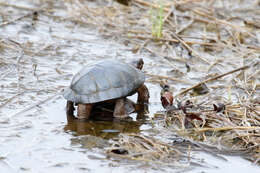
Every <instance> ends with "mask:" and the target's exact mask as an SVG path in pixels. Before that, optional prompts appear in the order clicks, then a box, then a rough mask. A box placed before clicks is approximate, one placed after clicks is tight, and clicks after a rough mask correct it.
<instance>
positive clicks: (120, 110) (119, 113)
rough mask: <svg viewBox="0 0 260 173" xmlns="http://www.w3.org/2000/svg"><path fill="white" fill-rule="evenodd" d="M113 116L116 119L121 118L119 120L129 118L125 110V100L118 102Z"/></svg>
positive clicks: (118, 100)
mask: <svg viewBox="0 0 260 173" xmlns="http://www.w3.org/2000/svg"><path fill="white" fill-rule="evenodd" d="M113 116H114V118H119V119H124V118H127V117H128V115H127V113H126V110H125V100H124V98H121V99H117V100H116V104H115V108H114V113H113Z"/></svg>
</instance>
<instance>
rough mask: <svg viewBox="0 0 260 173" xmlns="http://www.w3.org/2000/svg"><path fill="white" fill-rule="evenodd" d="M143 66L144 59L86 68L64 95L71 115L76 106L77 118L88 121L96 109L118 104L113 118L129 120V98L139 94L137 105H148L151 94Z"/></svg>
mask: <svg viewBox="0 0 260 173" xmlns="http://www.w3.org/2000/svg"><path fill="white" fill-rule="evenodd" d="M143 64H144V62H143V59H142V58H138V59H134V60H133V61H131V63H124V62H119V61H118V60H110V59H108V60H103V61H100V62H97V63H94V64H89V65H86V66H84V67H83V68H82V69H81V70H80V71H79V72H78V73H77V74H76V75H75V76H74V77H73V79H72V81H71V84H70V86H69V87H68V88H67V89H65V90H64V92H63V96H64V98H65V99H66V100H67V106H66V111H67V114H72V115H73V111H74V104H75V105H78V106H77V118H78V119H83V120H87V119H89V118H90V116H91V110H92V108H93V106H95V105H99V104H104V103H114V111H113V117H114V118H126V117H128V114H127V111H126V106H127V105H126V106H125V103H126V97H127V96H130V95H133V94H135V93H138V98H137V103H138V104H146V105H147V104H148V102H149V91H148V88H147V87H146V86H145V85H144V82H145V75H144V73H143V72H142V71H141V70H142V68H143Z"/></svg>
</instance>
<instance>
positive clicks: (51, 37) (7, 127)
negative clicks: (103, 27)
mask: <svg viewBox="0 0 260 173" xmlns="http://www.w3.org/2000/svg"><path fill="white" fill-rule="evenodd" d="M18 2H19V3H18ZM0 3H5V1H0ZM10 3H11V4H16V5H18V6H25V7H29V8H35V7H37V6H39V4H40V3H41V2H40V1H30V2H25V1H24V2H23V1H10ZM54 6H60V7H61V8H57V9H56V11H55V13H54V14H55V15H60V16H62V17H66V15H67V11H66V10H64V9H66V8H65V7H64V9H63V8H62V7H63V6H64V4H63V3H62V2H55V3H54ZM0 9H1V10H0V11H1V13H3V14H5V15H7V16H8V17H10V18H11V17H14V18H16V17H19V16H21V15H23V14H27V13H28V12H30V10H29V11H28V10H23V9H19V8H12V7H10V6H3V5H0ZM38 18H39V19H38V20H37V21H36V22H35V23H34V25H33V26H32V25H31V24H32V19H31V18H30V17H27V18H24V19H22V20H19V21H17V22H15V23H14V24H9V25H6V26H4V27H0V41H1V39H3V40H2V43H1V45H2V46H3V50H4V51H1V53H0V55H1V57H0V68H1V72H0V79H1V80H0V88H1V93H0V136H1V137H0V171H1V172H5V173H13V172H32V173H36V172H37V173H41V172H43V173H44V172H53V173H59V172H62V173H66V172H75V173H77V172H165V171H166V172H178V171H179V172H181V171H182V172H183V171H185V172H209V173H211V172H212V173H213V172H217V171H221V172H230V171H231V169H232V170H233V171H236V172H238V173H239V172H244V171H245V170H247V171H250V172H252V173H253V172H259V167H256V166H253V165H252V164H251V163H250V162H248V161H246V160H244V159H242V158H239V157H227V156H224V157H225V158H226V159H227V160H228V161H226V162H224V161H222V160H219V159H217V158H215V157H212V156H210V155H208V154H206V153H203V152H194V153H193V152H192V155H194V157H195V158H196V160H197V161H198V162H201V163H204V162H205V161H206V163H207V164H206V165H207V168H203V167H197V166H190V165H188V164H187V165H186V166H185V164H184V165H181V166H179V167H177V168H176V167H175V168H172V167H169V166H164V165H156V164H150V163H145V162H134V161H128V160H122V161H116V160H114V159H113V158H107V155H106V148H107V147H109V146H110V145H109V141H110V140H111V139H113V138H114V137H117V136H118V134H119V133H141V134H145V135H153V133H151V132H150V131H151V130H152V129H153V128H154V127H153V126H151V125H150V124H148V123H146V122H139V121H137V120H136V119H135V118H136V115H135V114H132V115H131V116H132V118H133V119H134V120H133V121H132V122H121V123H119V122H109V121H98V122H95V121H89V122H78V121H68V120H67V117H66V114H65V104H66V101H65V100H64V99H63V97H62V96H61V95H59V94H58V95H57V93H59V92H60V91H61V90H62V89H63V88H64V87H66V86H68V85H69V83H70V80H71V78H72V76H73V75H74V74H75V73H76V72H77V71H79V70H80V69H81V67H82V66H83V65H84V64H86V63H89V62H93V61H96V60H101V59H106V58H115V59H118V60H120V61H129V60H130V59H132V58H134V57H136V54H134V53H133V52H132V51H131V50H129V47H127V46H126V45H122V44H120V43H118V42H116V41H113V40H112V39H106V38H104V37H102V36H101V35H100V34H99V33H98V32H97V31H96V30H95V29H94V28H91V27H84V26H81V25H80V24H75V23H74V22H69V21H62V20H57V19H54V18H53V17H48V16H47V15H44V14H41V13H40V15H39V16H38ZM1 20H3V19H1ZM1 20H0V21H1ZM3 43H4V44H3ZM1 45H0V48H2V47H1ZM19 56H20V57H21V58H20V60H19V61H18V59H17V57H19ZM142 57H143V58H144V60H145V66H144V71H145V72H149V73H153V74H160V75H164V74H166V70H167V69H170V68H171V66H170V65H169V64H165V63H162V62H161V61H160V60H157V59H156V57H154V56H151V55H149V54H147V53H143V54H142ZM160 67H164V68H160ZM147 85H148V88H149V90H150V95H151V104H150V113H149V115H148V116H150V117H153V115H154V113H155V112H157V111H161V110H163V109H162V107H161V105H160V103H159V101H158V100H159V96H160V88H159V85H158V84H154V83H147ZM175 87H176V88H175V89H176V90H177V89H179V88H181V87H184V85H183V84H178V83H176V85H175ZM130 98H131V99H132V100H135V99H136V96H132V97H130ZM27 108H28V109H27ZM24 110H26V111H24ZM166 136H167V135H166ZM161 138H162V139H163V138H164V136H161Z"/></svg>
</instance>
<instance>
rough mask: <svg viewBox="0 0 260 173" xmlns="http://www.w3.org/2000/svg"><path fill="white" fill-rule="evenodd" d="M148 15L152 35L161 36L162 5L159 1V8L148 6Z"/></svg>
mask: <svg viewBox="0 0 260 173" xmlns="http://www.w3.org/2000/svg"><path fill="white" fill-rule="evenodd" d="M150 16H151V22H152V36H153V37H156V38H161V37H162V29H163V23H164V22H163V5H162V3H160V8H159V9H158V10H156V9H154V8H153V7H151V8H150Z"/></svg>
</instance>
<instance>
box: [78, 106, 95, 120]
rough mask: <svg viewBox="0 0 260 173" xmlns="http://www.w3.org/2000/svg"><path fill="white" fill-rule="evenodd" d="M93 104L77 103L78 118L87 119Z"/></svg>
mask: <svg viewBox="0 0 260 173" xmlns="http://www.w3.org/2000/svg"><path fill="white" fill-rule="evenodd" d="M92 107H93V104H78V119H81V120H88V119H89V117H90V115H91V110H92Z"/></svg>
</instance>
